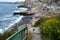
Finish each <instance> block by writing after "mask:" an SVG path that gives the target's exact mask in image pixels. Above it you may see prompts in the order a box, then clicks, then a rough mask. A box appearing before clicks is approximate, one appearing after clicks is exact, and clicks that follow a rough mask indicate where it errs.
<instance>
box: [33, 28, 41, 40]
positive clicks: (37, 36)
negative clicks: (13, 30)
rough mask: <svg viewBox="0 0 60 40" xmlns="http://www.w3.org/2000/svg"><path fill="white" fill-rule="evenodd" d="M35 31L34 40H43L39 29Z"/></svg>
mask: <svg viewBox="0 0 60 40" xmlns="http://www.w3.org/2000/svg"><path fill="white" fill-rule="evenodd" d="M33 29H35V31H32V40H41V37H40V31H39V27H35V28H33Z"/></svg>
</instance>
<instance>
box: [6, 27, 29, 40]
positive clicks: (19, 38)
mask: <svg viewBox="0 0 60 40" xmlns="http://www.w3.org/2000/svg"><path fill="white" fill-rule="evenodd" d="M27 38H28V29H27V27H23V28H22V29H20V30H19V31H18V32H16V33H15V34H13V35H12V36H10V37H9V38H7V39H6V40H27Z"/></svg>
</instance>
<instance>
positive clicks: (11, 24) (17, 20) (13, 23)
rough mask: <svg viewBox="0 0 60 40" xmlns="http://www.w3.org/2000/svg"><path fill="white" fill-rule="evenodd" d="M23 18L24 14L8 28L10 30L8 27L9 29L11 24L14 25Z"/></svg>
mask: <svg viewBox="0 0 60 40" xmlns="http://www.w3.org/2000/svg"><path fill="white" fill-rule="evenodd" d="M22 18H23V16H20V17H19V18H18V19H17V20H16V21H14V22H13V23H11V24H10V25H9V27H8V28H7V29H6V30H8V29H9V28H10V27H11V26H13V25H14V24H15V23H18V22H19V21H20V20H21V19H22Z"/></svg>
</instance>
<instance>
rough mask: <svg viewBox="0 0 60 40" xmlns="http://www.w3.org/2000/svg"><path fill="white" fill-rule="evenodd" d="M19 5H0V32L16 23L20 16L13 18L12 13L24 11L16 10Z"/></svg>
mask: <svg viewBox="0 0 60 40" xmlns="http://www.w3.org/2000/svg"><path fill="white" fill-rule="evenodd" d="M18 5H19V4H0V32H2V31H3V30H6V29H7V28H8V27H9V26H10V24H12V23H13V22H15V21H17V20H18V19H19V18H20V17H21V16H20V15H17V16H14V15H13V13H14V11H17V10H19V11H24V10H22V9H19V8H18Z"/></svg>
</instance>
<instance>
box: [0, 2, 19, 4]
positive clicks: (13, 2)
mask: <svg viewBox="0 0 60 40" xmlns="http://www.w3.org/2000/svg"><path fill="white" fill-rule="evenodd" d="M0 4H20V2H0Z"/></svg>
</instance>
